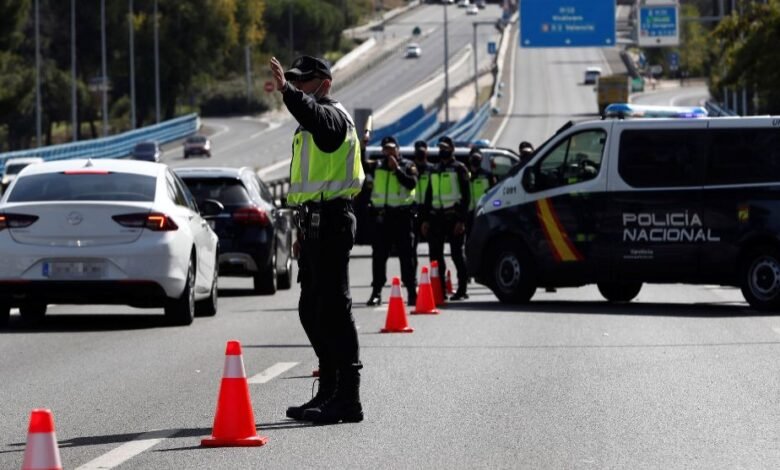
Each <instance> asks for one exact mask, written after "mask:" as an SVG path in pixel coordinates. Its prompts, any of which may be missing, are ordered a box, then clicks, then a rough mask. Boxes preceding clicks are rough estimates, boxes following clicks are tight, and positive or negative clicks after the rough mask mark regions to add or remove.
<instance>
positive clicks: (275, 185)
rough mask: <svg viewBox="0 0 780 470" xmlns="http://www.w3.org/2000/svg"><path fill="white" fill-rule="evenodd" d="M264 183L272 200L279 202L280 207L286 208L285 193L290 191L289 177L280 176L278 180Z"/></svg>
mask: <svg viewBox="0 0 780 470" xmlns="http://www.w3.org/2000/svg"><path fill="white" fill-rule="evenodd" d="M264 183H265V184H266V186H268V189H269V190H270V191H271V194H272V195H273V196H274V199H275V200H276V201H279V203H280V204H281V205H282V207H287V191H289V190H290V177H289V176H282V177H280V178H274V179H272V180H267V181H264Z"/></svg>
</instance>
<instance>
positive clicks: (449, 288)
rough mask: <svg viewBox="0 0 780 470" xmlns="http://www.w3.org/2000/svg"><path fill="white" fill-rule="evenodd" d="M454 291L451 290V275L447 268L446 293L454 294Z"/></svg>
mask: <svg viewBox="0 0 780 470" xmlns="http://www.w3.org/2000/svg"><path fill="white" fill-rule="evenodd" d="M454 293H455V291H454V290H452V277H451V276H450V270H449V269H448V270H447V295H452V294H454Z"/></svg>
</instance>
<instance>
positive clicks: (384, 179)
mask: <svg viewBox="0 0 780 470" xmlns="http://www.w3.org/2000/svg"><path fill="white" fill-rule="evenodd" d="M414 194H415V190H414V189H412V190H409V189H407V188H406V186H404V185H402V184H401V182H400V181H398V177H397V176H395V172H393V171H390V170H388V169H386V168H377V169H376V170H374V188H373V189H372V190H371V203H373V204H374V207H377V208H379V207H406V206H410V205H412V203H413V202H414Z"/></svg>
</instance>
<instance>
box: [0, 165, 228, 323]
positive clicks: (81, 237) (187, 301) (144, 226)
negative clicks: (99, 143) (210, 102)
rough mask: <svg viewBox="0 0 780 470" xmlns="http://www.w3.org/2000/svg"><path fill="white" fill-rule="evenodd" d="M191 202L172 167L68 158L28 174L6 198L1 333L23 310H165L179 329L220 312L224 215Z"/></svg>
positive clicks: (0, 227) (28, 315)
mask: <svg viewBox="0 0 780 470" xmlns="http://www.w3.org/2000/svg"><path fill="white" fill-rule="evenodd" d="M200 209H201V210H202V211H203V215H202V214H201V212H199V210H198V207H197V206H196V204H195V201H194V199H193V198H192V195H191V194H190V192H189V190H188V189H187V187H186V186H185V185H184V183H182V181H181V180H180V179H179V177H178V176H176V175H175V174H174V173H173V172H172V171H171V170H170V169H169V168H168V167H167V166H166V165H163V164H159V163H151V162H140V161H134V160H119V159H116V160H115V159H100V160H64V161H55V162H47V163H41V164H38V165H33V166H29V167H27V168H25V169H24V170H22V172H21V173H19V176H18V177H17V178H16V180H15V181H14V182H13V183H12V184H11V186H10V187H9V188H8V191H7V192H6V193H5V194H4V195H3V198H2V199H0V252H2V254H3V262H2V263H0V325H2V324H4V323H7V322H8V319H9V316H10V309H11V308H12V307H18V308H19V311H20V314H21V315H22V318H23V320H25V321H35V320H40V319H41V318H42V317H43V316H44V315H45V314H46V307H47V304H52V303H58V304H126V305H131V306H134V307H144V308H154V307H157V308H159V307H164V309H165V316H166V317H167V319H168V320H169V321H170V322H171V323H173V324H179V325H187V324H190V323H192V320H193V317H194V316H195V314H196V312H197V314H198V315H205V316H212V315H215V314H216V313H217V271H218V265H217V263H216V259H217V241H218V238H217V235H216V234H215V233H214V231H213V230H212V229H211V227H210V225H209V222H208V220H206V218H208V217H211V216H216V214H218V213H219V212H221V210H222V209H223V207H222V205H221V204H220V203H218V202H216V201H211V200H206V201H204V203H203V204H202V207H201V208H200Z"/></svg>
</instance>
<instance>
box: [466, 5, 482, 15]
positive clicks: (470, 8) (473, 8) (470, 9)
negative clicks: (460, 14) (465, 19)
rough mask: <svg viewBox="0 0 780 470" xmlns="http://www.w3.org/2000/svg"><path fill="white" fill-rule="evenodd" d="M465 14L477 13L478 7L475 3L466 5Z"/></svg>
mask: <svg viewBox="0 0 780 470" xmlns="http://www.w3.org/2000/svg"><path fill="white" fill-rule="evenodd" d="M466 14H467V15H476V14H479V7H478V6H476V5H469V6H468V7H466Z"/></svg>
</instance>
